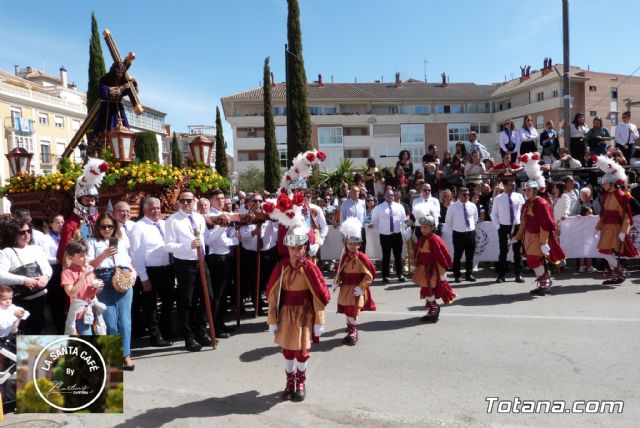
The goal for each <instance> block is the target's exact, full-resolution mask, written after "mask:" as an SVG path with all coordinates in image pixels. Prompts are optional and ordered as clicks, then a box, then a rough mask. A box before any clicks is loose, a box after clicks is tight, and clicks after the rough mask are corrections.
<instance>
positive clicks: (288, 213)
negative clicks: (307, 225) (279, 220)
mask: <svg viewBox="0 0 640 428" xmlns="http://www.w3.org/2000/svg"><path fill="white" fill-rule="evenodd" d="M285 215H286V216H287V217H289V218H290V219H293V218H294V217H295V216H296V214H295V213H294V212H293V211H288V212H286V213H285Z"/></svg>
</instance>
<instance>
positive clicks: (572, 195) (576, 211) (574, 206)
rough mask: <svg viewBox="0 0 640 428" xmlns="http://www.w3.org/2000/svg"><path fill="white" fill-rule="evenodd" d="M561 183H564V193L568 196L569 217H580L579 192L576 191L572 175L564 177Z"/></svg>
mask: <svg viewBox="0 0 640 428" xmlns="http://www.w3.org/2000/svg"><path fill="white" fill-rule="evenodd" d="M562 181H564V185H565V192H566V193H567V194H568V195H569V199H571V204H570V205H569V215H570V216H577V215H580V191H579V190H578V189H576V180H575V179H574V178H573V175H566V176H564V178H563V179H562Z"/></svg>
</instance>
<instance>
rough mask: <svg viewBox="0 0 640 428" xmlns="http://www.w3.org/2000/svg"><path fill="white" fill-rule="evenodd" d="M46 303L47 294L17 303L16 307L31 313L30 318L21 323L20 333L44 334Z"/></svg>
mask: <svg viewBox="0 0 640 428" xmlns="http://www.w3.org/2000/svg"><path fill="white" fill-rule="evenodd" d="M61 288H62V287H61ZM46 303H47V295H46V294H44V295H42V296H40V297H36V298H35V299H29V300H24V299H21V300H18V301H17V302H16V303H15V304H16V306H21V307H22V308H24V309H25V310H27V311H29V318H27V319H26V320H24V321H21V322H20V326H19V327H18V328H19V329H20V331H22V334H34V335H39V334H41V333H42V329H43V327H44V308H45V306H46ZM63 308H64V306H63Z"/></svg>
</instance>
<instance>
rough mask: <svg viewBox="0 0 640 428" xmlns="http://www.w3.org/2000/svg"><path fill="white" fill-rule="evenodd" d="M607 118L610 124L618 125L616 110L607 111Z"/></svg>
mask: <svg viewBox="0 0 640 428" xmlns="http://www.w3.org/2000/svg"><path fill="white" fill-rule="evenodd" d="M609 120H610V121H611V126H616V125H618V112H617V111H612V112H611V113H609Z"/></svg>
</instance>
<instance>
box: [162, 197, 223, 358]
mask: <svg viewBox="0 0 640 428" xmlns="http://www.w3.org/2000/svg"><path fill="white" fill-rule="evenodd" d="M195 204H196V198H195V196H194V194H193V192H192V191H190V190H189V189H183V190H182V191H181V192H180V195H179V196H178V206H179V210H178V211H177V212H176V213H175V214H173V215H172V216H171V217H169V219H168V220H167V222H166V223H165V229H166V230H165V234H164V242H165V245H166V247H167V250H168V251H169V252H170V253H172V254H173V268H174V272H175V274H176V280H177V281H178V323H179V325H180V328H181V330H182V335H183V337H184V341H185V349H186V350H187V351H190V352H197V351H199V350H200V349H202V346H210V345H211V338H210V337H209V335H208V334H207V333H206V332H205V325H206V322H205V312H204V310H205V309H204V299H203V295H202V286H201V279H200V268H199V266H198V251H201V252H203V253H204V233H205V231H206V230H207V227H206V224H205V220H204V218H203V217H202V216H201V215H200V214H198V213H196V212H195V211H194V208H195ZM204 268H205V280H206V282H207V285H208V287H209V293H210V295H211V294H212V291H211V278H210V275H209V268H208V267H207V265H206V263H205V266H204Z"/></svg>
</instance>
